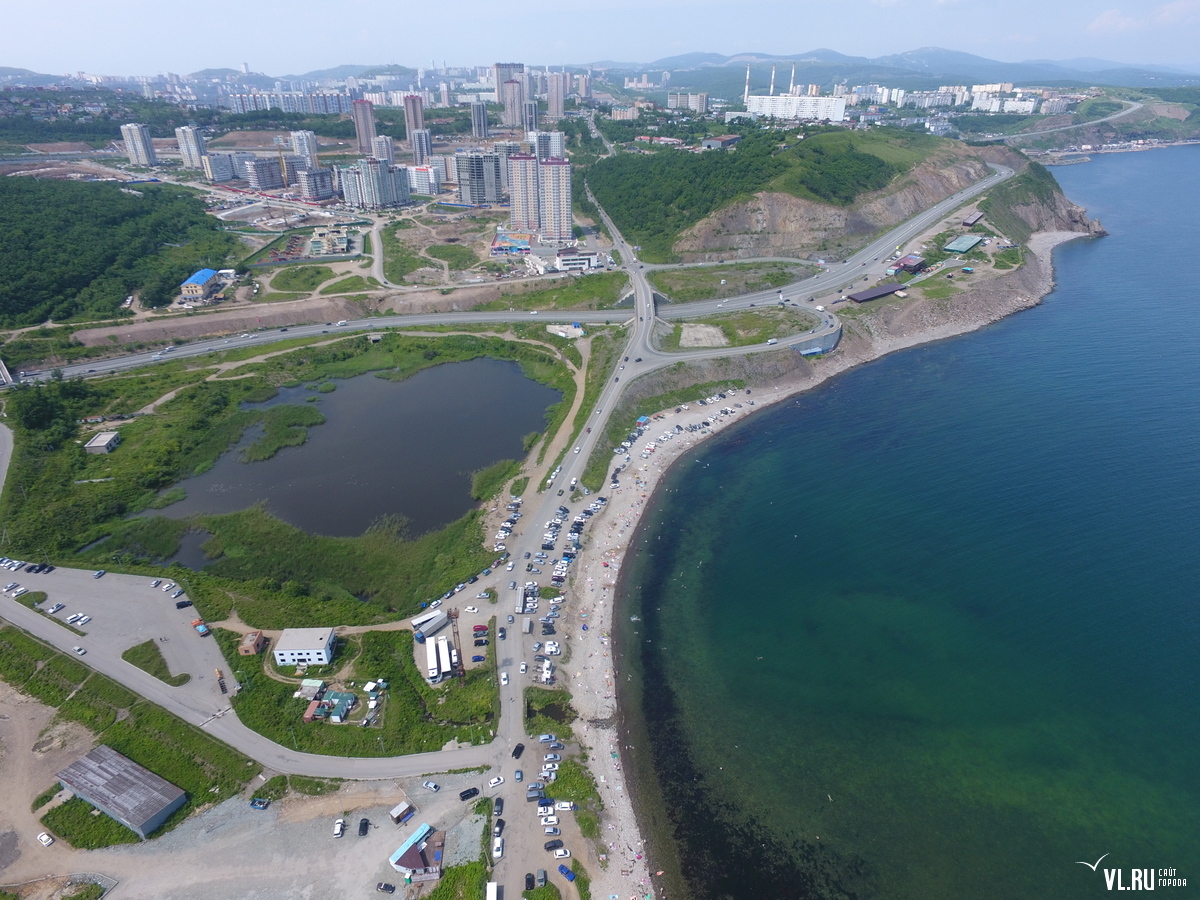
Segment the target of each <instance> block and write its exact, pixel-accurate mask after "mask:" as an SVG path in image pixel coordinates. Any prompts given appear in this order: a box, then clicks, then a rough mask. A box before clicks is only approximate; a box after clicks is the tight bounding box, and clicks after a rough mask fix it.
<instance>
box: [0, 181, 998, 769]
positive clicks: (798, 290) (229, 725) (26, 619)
mask: <svg viewBox="0 0 1200 900" xmlns="http://www.w3.org/2000/svg"><path fill="white" fill-rule="evenodd" d="M992 168H993V169H994V171H993V173H992V174H991V175H990V176H988V177H987V178H985V179H983V180H982V181H980V182H978V183H977V184H975V185H972V186H971V187H969V188H966V189H964V190H962V191H960V192H958V193H957V194H955V195H953V196H951V197H948V198H947V199H945V200H943V201H942V202H941V203H938V204H937V205H935V206H933V207H931V208H930V209H928V210H926V211H925V212H923V213H920V214H919V215H917V216H914V217H913V218H912V219H910V220H908V221H907V222H905V223H903V224H901V225H899V226H897V227H896V228H893V229H891V230H890V231H888V232H887V233H886V234H884V235H882V236H881V237H878V238H876V239H875V240H873V241H872V242H871V243H870V244H869V245H867V246H866V247H864V248H863V249H862V250H860V251H858V252H857V253H855V254H854V255H853V256H852V257H851V258H850V259H848V260H847V261H845V262H844V263H840V264H837V265H835V266H832V267H830V269H829V270H828V271H826V272H823V273H820V274H817V275H815V276H812V277H810V278H807V279H804V280H801V281H797V282H795V283H793V284H789V285H787V286H785V287H784V288H782V289H779V290H768V291H759V292H756V293H751V294H746V295H743V296H740V297H734V298H729V299H727V300H721V301H716V300H712V301H702V302H699V303H689V304H681V305H677V306H671V305H668V306H667V307H665V308H664V309H662V310H656V309H655V305H654V298H653V292H652V290H651V288H650V284H649V282H648V281H647V280H646V274H645V273H646V270H645V269H644V267H643V266H644V264H642V263H640V262H638V261H637V257H636V253H635V251H634V250H633V248H632V247H631V246H630V245H629V243H628V241H626V239H625V238H624V237H623V236H622V235H621V233H620V231H619V230H618V229H617V228H616V226H615V225H614V224H613V222H612V221H611V219H610V218H609V217H608V214H607V213H606V212H605V211H604V210H603V209H602V208H600V207H599V204H597V208H598V209H599V211H600V215H601V217H602V218H603V219H604V222H605V225H606V226H607V227H608V230H609V233H610V234H611V235H612V238H613V242H614V248H615V249H616V250H618V251H619V252H620V254H621V258H622V260H623V262H624V267H625V268H626V269H627V271H628V273H629V276H630V280H631V282H632V285H633V294H634V309H633V310H632V311H628V310H607V311H605V310H599V311H575V312H551V311H542V312H538V313H536V314H530V313H520V312H515V311H499V312H461V313H436V314H427V315H426V314H423V315H413V316H405V317H402V318H400V317H388V318H385V319H381V318H367V319H356V320H353V321H350V322H347V323H346V324H345V325H341V326H339V325H337V324H332V323H325V324H323V325H322V324H315V325H300V326H291V327H289V328H287V329H271V330H269V331H258V332H252V333H246V334H245V335H243V336H240V337H230V338H217V339H211V340H205V341H197V342H195V343H192V344H187V345H184V346H181V347H179V348H177V349H175V350H173V351H171V352H167V353H163V354H161V358H162V359H164V360H166V359H172V358H177V357H178V358H194V357H197V356H203V355H205V354H208V353H210V352H214V351H221V350H229V349H231V348H234V347H263V348H264V349H265V348H266V347H268V346H269V345H271V344H274V343H276V342H278V341H281V340H284V339H289V338H297V337H312V336H320V335H322V334H330V335H336V334H344V333H353V332H356V331H374V330H381V329H387V328H394V327H397V326H402V327H414V326H418V327H419V326H422V325H454V324H459V323H461V324H473V323H497V324H502V323H508V322H517V321H531V320H532V321H538V322H584V323H592V324H600V323H604V322H612V323H624V322H628V324H629V325H630V335H629V339H628V342H627V344H626V346H625V349H624V351H623V353H622V356H627V357H628V361H627V362H625V361H622V362H621V363H619V364H618V365H623V366H624V368H623V369H620V368H619V369H618V372H619V374H617V375H615V376H614V377H613V379H612V380H611V381H609V382H608V383H607V384H606V385H605V387H604V389H603V391H602V392H601V394H600V397H599V399H598V401H597V403H596V409H595V411H594V412H593V413H592V414H591V419H590V420H589V423H588V424H589V426H590V428H591V431H590V432H588V431H586V430H585V431H584V432H583V433H582V434H581V435H580V436H579V438H578V439H577V440H576V442H575V447H570V448H569V449H568V452H567V453H566V455H565V457H564V459H563V462H562V472H561V473H560V474H559V475H558V477H557V478H556V480H555V485H556V486H563V487H565V486H566V485H568V484H569V483H570V480H571V479H572V478H581V477H582V475H583V472H584V469H585V468H586V466H587V461H588V458H589V456H590V455H591V452H592V449H593V448H594V447H595V445H596V442H597V441H599V440H601V437H602V435H603V433H604V430H605V429H604V426H605V424H606V423H607V420H608V417H609V416H610V415H611V414H612V411H613V409H614V407H615V406H616V404H617V401H618V399H619V398H620V395H621V392H622V391H623V390H624V389H625V387H626V386H627V385H628V384H629V382H630V381H633V380H634V379H636V378H637V377H638V376H640V375H644V374H647V373H649V372H652V371H654V370H656V369H659V368H662V367H664V366H667V365H671V364H673V363H675V362H678V361H681V360H700V359H709V358H715V357H726V356H733V355H742V354H749V353H757V352H761V351H763V350H764V349H765V347H764V345H754V346H749V347H736V348H728V347H716V348H707V349H703V350H695V351H690V352H683V353H667V352H663V351H660V350H658V349H656V348H655V347H654V345H653V341H652V336H653V329H654V323H655V320H656V318H662V319H666V320H671V319H679V318H683V317H685V316H686V317H691V316H699V315H711V314H713V313H719V312H723V311H728V310H734V309H748V308H750V307H751V306H752V305H768V304H771V303H777V302H779V301H780V300H783V301H785V302H790V303H792V304H794V305H797V306H800V307H802V308H805V309H808V310H810V311H811V313H812V315H814V316H816V317H818V318H819V319H820V325H819V326H818V327H817V328H816V329H815V330H814V332H813V333H806V334H802V335H796V336H793V337H792V338H788V339H784V340H780V342H779V346H780V347H782V346H787V345H788V344H790V343H799V342H801V341H804V340H810V339H811V338H812V337H814V336H819V335H830V334H833V333H835V332H836V331H838V330H839V329H840V328H841V324H840V322H839V321H838V319H837V316H836V315H834V314H833V313H832V312H829V311H828V310H826V311H824V312H819V311H817V310H816V309H815V308H814V307H815V305H816V304H815V303H814V301H813V299H811V298H816V297H819V296H821V295H823V294H827V293H829V292H831V291H834V290H836V289H837V288H838V287H842V286H844V285H848V284H851V283H854V282H861V281H862V280H863V278H864V276H865V277H866V278H867V279H868V280H874V279H876V278H877V277H880V276H882V275H883V269H884V268H885V266H886V262H885V261H886V259H887V257H888V256H890V255H891V254H892V253H893V252H895V249H896V247H898V246H900V247H902V246H903V245H904V244H905V243H906V242H907V241H910V240H912V239H913V238H914V237H916V236H918V235H920V234H921V233H923V232H924V231H925V230H926V229H928V228H929V227H930V226H932V225H933V224H934V223H936V222H937V221H938V220H939V219H941V218H943V217H944V216H946V215H947V214H948V213H950V212H952V211H953V210H954V209H955V208H957V207H959V206H961V205H962V204H964V203H966V202H967V201H968V200H970V199H972V198H973V197H975V196H978V195H979V194H980V193H982V192H984V191H986V190H988V189H989V188H991V187H993V186H995V185H996V184H999V183H1000V182H1002V181H1004V180H1005V179H1007V178H1009V177H1011V176H1012V175H1013V170H1012V169H1009V168H1007V167H1003V166H993V167H992ZM589 196H590V191H589ZM592 199H593V200H594V198H592ZM375 234H376V235H378V232H375ZM376 241H378V236H377V237H376ZM372 249H373V251H374V253H375V256H376V259H377V260H378V259H380V258H381V255H382V254H381V253H380V249H381V248H380V247H379V246H378V245H376V246H375V247H373V248H372ZM155 355H156V354H155V353H154V352H145V353H138V354H133V355H131V356H125V357H120V358H116V359H110V360H105V361H95V362H86V363H83V364H80V365H77V366H68V367H65V368H64V369H63V373H64V375H66V376H68V377H71V376H76V375H82V376H87V375H91V374H97V375H98V374H101V373H107V372H119V371H124V370H127V369H134V368H138V367H141V366H145V365H150V364H153V363H154V362H155V361H156V360H155V359H154V356H155ZM639 357H640V358H641V359H640V361H638V358H639ZM38 377H40V378H45V377H48V376H47V373H41V374H40V375H39V376H38ZM0 437H3V435H0ZM576 448H578V452H575V450H576ZM3 449H4V448H3V446H0V453H2V451H3ZM0 461H2V460H0ZM533 487H534V490H533V491H532V492H530V498H531V499H530V501H529V502H528V503H527V505H526V508H524V509H523V510H522V511H523V513H524V516H523V518H522V519H521V520H520V522H519V523H518V527H517V529H515V530H514V534H513V535H512V536H511V538H510V539H509V541H508V549H509V551H510V552H511V553H512V556H513V559H514V560H516V561H518V562H523V554H524V553H525V552H526V551H535V550H537V549H539V548H540V545H541V538H540V534H541V523H542V522H544V521H547V520H549V519H552V518H554V516H555V509H556V508H557V507H558V506H559V504H560V503H561V502H562V499H561V498H560V497H559V496H558V493H557V490H553V489H552V490H546V491H543V492H541V493H537V490H536V488H537V485H534V486H533ZM578 511H579V510H578V509H572V514H575V513H577V512H578ZM496 575H498V576H499V578H498V579H497V578H496V576H495V575H494V576H493V582H492V583H494V584H495V586H496V589H497V591H498V593H499V594H500V605H499V607H498V609H497V612H498V614H499V615H501V617H502V618H503V617H504V616H506V615H507V613H508V610H511V609H513V607H514V603H515V600H516V595H515V593H514V592H512V591H509V590H507V581H508V580H509V578H512V579H514V580H516V581H517V582H518V584H520V583H521V582H522V580H523V579H522V577H521V576H522V575H524V573H523V572H522V571H521V570H520V568H519V567H518V568H517V569H516V570H515V571H513V572H511V573H508V572H505V571H504V570H500V571H499V572H498V573H496ZM506 576H507V577H506ZM52 577H53V576H52ZM89 577H90V576H89ZM108 577H110V578H114V576H108ZM116 577H133V576H116ZM84 584H85V585H86V582H84ZM39 586H40V585H39ZM46 587H50V583H49V582H47V583H46ZM3 614H4V616H5V617H6V618H9V619H10V620H12V621H13V622H15V623H16V624H18V625H20V626H21V627H22V628H26V629H27V630H29V631H31V632H32V633H34V634H36V635H38V636H39V637H41V638H43V639H45V640H47V641H49V642H51V643H52V644H54V645H55V646H57V647H59V648H60V649H62V650H65V651H67V652H70V648H71V646H72V645H73V644H74V643H75V641H76V640H77V638H76V637H75V636H74V635H72V634H71V633H70V632H68V631H65V630H64V629H62V628H61V627H60V626H58V625H56V624H55V623H52V622H49V621H48V620H46V619H45V618H44V617H42V616H40V615H38V614H36V613H34V612H33V611H31V610H28V609H27V608H25V607H23V606H21V605H20V604H18V603H15V602H14V601H7V602H6V603H5V609H4V611H3ZM184 633H185V634H186V629H185V632H184ZM509 635H510V637H509V640H507V641H505V642H498V643H497V646H496V649H497V651H498V659H499V668H500V669H501V670H503V671H508V672H509V675H510V677H509V684H508V685H507V686H501V688H500V693H501V703H502V707H503V712H502V715H501V717H500V721H499V723H498V726H497V728H498V730H497V735H496V739H495V740H493V741H492V742H491V743H490V744H488V745H482V746H473V747H469V748H463V749H454V750H443V751H437V752H433V753H424V754H415V755H411V756H401V757H390V758H387V757H385V758H342V757H329V756H318V755H314V754H308V753H299V752H296V751H294V750H289V749H288V748H286V747H282V746H280V745H278V744H276V743H274V742H272V741H270V740H268V739H267V738H265V737H262V736H261V735H259V734H257V733H255V732H253V731H251V730H250V729H249V728H247V727H246V726H245V725H243V724H242V723H241V722H240V721H239V720H238V719H237V717H236V716H235V715H232V714H231V713H230V714H226V713H225V712H223V711H225V710H227V704H226V703H225V702H224V701H223V700H222V699H221V698H219V697H216V698H212V699H210V700H203V699H201V700H197V699H196V697H195V696H194V692H187V691H182V692H180V690H179V689H173V688H168V687H166V686H165V685H163V684H162V683H161V682H159V681H157V680H156V679H153V678H151V677H150V676H148V675H145V673H142V672H141V671H140V670H137V669H134V668H133V667H132V666H129V665H127V664H125V663H124V662H122V661H121V660H120V658H119V655H115V654H113V653H106V652H105V650H104V649H103V647H101V646H95V645H92V646H89V645H87V644H84V646H85V648H86V649H87V650H88V651H89V652H88V656H87V657H85V658H84V662H86V663H87V664H89V665H91V666H93V667H95V668H97V669H98V670H99V671H101V672H103V673H104V674H106V675H109V676H110V677H112V678H114V679H115V680H117V681H118V682H120V683H122V684H125V685H126V686H128V687H130V688H131V689H133V690H135V691H137V692H138V693H139V694H141V695H142V696H145V697H147V698H148V699H150V700H152V701H154V702H156V703H158V704H160V705H161V706H163V707H164V708H166V709H168V710H170V711H171V712H173V713H175V714H176V715H179V716H181V717H182V718H184V719H185V720H187V721H189V722H192V723H194V724H202V725H203V727H204V728H205V730H206V731H208V732H209V733H210V734H212V735H214V736H215V737H218V738H220V739H221V740H223V741H225V742H226V743H228V744H230V745H231V746H232V747H234V748H236V749H237V750H239V751H241V752H242V753H244V754H246V755H247V756H250V757H252V758H254V759H256V760H258V761H259V762H261V763H263V764H264V765H266V766H269V767H271V768H272V769H274V770H276V771H280V772H287V773H294V774H301V775H311V776H319V777H342V778H393V777H404V776H413V775H420V774H424V773H429V772H437V771H444V770H446V769H450V768H466V767H471V766H481V765H486V766H492V767H495V768H498V769H502V768H503V766H504V764H505V763H506V762H510V760H509V750H510V748H511V747H512V746H513V745H514V744H515V743H517V742H518V741H521V740H525V738H524V728H523V718H522V715H521V710H522V702H523V700H522V691H523V688H524V684H525V679H523V678H521V677H520V676H519V675H518V674H517V670H516V667H517V663H519V662H520V661H521V660H525V661H530V660H532V657H533V653H532V650H531V649H530V648H528V647H527V644H529V643H531V642H532V641H533V639H534V638H533V637H532V636H527V635H523V634H521V633H520V628H519V627H516V628H514V627H509ZM563 637H564V638H565V636H563ZM210 646H212V645H211V644H210ZM214 659H215V658H214ZM215 664H216V665H219V663H215ZM531 767H532V761H531Z"/></svg>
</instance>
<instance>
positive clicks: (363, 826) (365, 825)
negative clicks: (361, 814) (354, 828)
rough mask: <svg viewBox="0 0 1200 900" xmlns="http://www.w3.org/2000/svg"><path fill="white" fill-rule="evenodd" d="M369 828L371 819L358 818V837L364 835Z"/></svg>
mask: <svg viewBox="0 0 1200 900" xmlns="http://www.w3.org/2000/svg"><path fill="white" fill-rule="evenodd" d="M370 830H371V820H370V819H359V820H358V836H359V837H366V835H367V832H368V831H370Z"/></svg>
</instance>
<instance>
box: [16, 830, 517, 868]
mask: <svg viewBox="0 0 1200 900" xmlns="http://www.w3.org/2000/svg"><path fill="white" fill-rule="evenodd" d="M37 839H38V843H39V844H41V845H42V846H43V847H49V846H50V845H51V844H53V843H54V838H52V837H50V835H48V834H46V832H44V831H43V832H42V833H41V834H39V835H38V838H37ZM529 877H530V878H532V877H533V876H532V875H530V876H529Z"/></svg>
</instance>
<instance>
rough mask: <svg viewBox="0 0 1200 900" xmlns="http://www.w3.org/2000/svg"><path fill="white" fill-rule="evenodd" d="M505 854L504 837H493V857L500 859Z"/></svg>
mask: <svg viewBox="0 0 1200 900" xmlns="http://www.w3.org/2000/svg"><path fill="white" fill-rule="evenodd" d="M503 856H504V838H502V837H498V838H493V839H492V859H500V858H501V857H503Z"/></svg>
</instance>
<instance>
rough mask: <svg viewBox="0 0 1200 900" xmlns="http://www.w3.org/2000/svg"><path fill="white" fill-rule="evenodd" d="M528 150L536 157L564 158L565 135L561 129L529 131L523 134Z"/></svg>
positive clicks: (565, 152)
mask: <svg viewBox="0 0 1200 900" xmlns="http://www.w3.org/2000/svg"><path fill="white" fill-rule="evenodd" d="M525 140H526V142H527V143H528V144H529V149H530V152H532V153H533V155H534V156H536V157H537V158H538V159H566V157H567V136H566V135H565V134H563V133H562V132H561V131H531V132H529V133H528V134H527V135H525Z"/></svg>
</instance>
